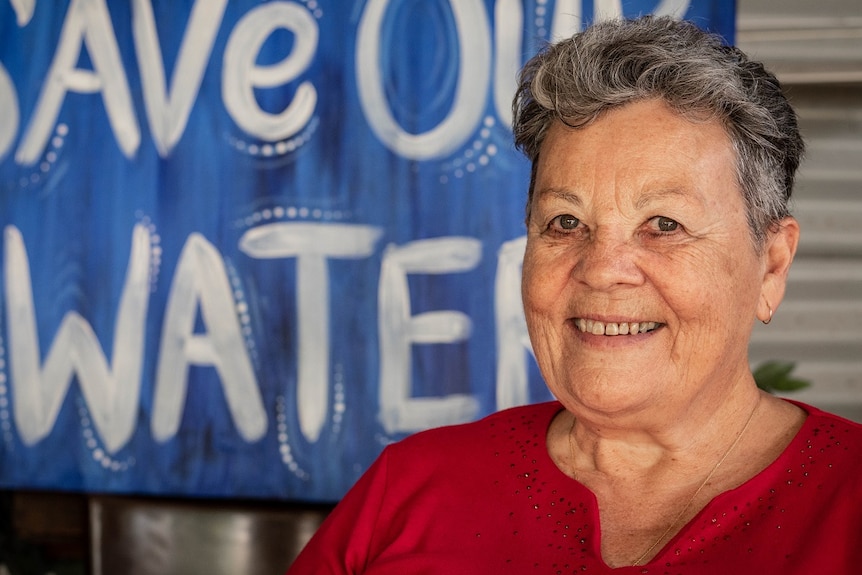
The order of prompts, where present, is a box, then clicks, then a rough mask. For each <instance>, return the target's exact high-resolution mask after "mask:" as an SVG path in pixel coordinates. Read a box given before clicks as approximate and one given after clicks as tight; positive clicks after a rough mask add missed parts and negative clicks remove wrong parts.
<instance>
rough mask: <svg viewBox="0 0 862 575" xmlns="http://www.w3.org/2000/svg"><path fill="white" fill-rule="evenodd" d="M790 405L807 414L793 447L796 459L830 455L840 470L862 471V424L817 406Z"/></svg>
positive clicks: (791, 446)
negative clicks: (851, 468) (852, 469)
mask: <svg viewBox="0 0 862 575" xmlns="http://www.w3.org/2000/svg"><path fill="white" fill-rule="evenodd" d="M787 401H790V403H793V404H794V405H796V406H797V407H799V408H801V409H802V410H804V411H805V412H806V414H807V416H806V419H805V423H804V424H803V425H802V428H801V429H800V430H799V433H797V435H796V438H795V439H794V441H793V442H792V443H791V445H790V446H789V447H790V448H791V450H792V451H793V452H794V453H795V454H796V455H798V456H800V457H803V458H807V459H819V457H818V456H822V455H826V456H828V459H829V460H830V461H833V462H834V463H835V464H836V466H839V465H840V467H842V468H845V469H846V468H847V466H852V467H853V468H855V469H857V470H862V424H860V423H857V422H855V421H851V420H849V419H846V418H844V417H841V416H839V415H835V414H834V413H830V412H828V411H824V410H823V409H820V408H818V407H815V406H813V405H809V404H806V403H802V402H799V401H791V400H787ZM831 467H833V466H832V465H830V468H831Z"/></svg>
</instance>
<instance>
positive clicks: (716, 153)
mask: <svg viewBox="0 0 862 575" xmlns="http://www.w3.org/2000/svg"><path fill="white" fill-rule="evenodd" d="M734 161H735V156H734V153H733V150H732V148H731V144H730V140H729V139H728V137H727V135H726V134H725V132H724V130H723V129H722V127H721V126H720V125H719V124H718V123H716V122H714V121H709V122H700V123H693V122H691V121H689V120H686V119H685V118H683V117H681V116H680V115H678V114H676V113H675V112H673V111H671V110H670V109H669V108H668V107H666V106H665V105H664V104H663V103H662V102H660V101H646V102H639V103H633V104H629V105H626V106H624V107H622V108H618V109H616V110H614V111H611V112H609V113H607V114H606V115H603V116H601V117H600V119H598V120H597V121H595V122H594V123H592V124H590V125H589V126H587V127H584V128H580V129H570V128H567V127H565V126H564V125H563V124H561V123H559V122H557V123H556V124H555V125H554V126H553V127H552V128H551V129H550V131H549V132H548V134H547V137H546V139H545V141H544V143H543V144H542V148H541V151H540V154H539V159H538V164H537V172H536V181H535V188H534V193H533V199H532V202H531V205H530V217H529V221H528V240H527V251H526V255H525V259H524V271H523V288H522V289H523V299H524V310H525V313H526V318H527V325H528V327H529V332H530V337H531V340H532V344H533V348H534V351H535V354H536V358H537V360H538V363H539V366H540V368H541V370H542V373H543V375H544V377H545V379H546V382H547V384H548V386H549V387H550V389H551V391H552V392H553V393H554V395H555V396H556V397H557V398H559V399H560V400H561V401H562V402H563V403H564V405H566V406H567V407H569V408H570V409H574V408H577V409H578V410H581V413H583V410H584V409H586V410H593V411H595V412H600V413H604V414H612V413H621V412H627V411H629V412H631V411H638V410H640V409H643V408H645V407H649V406H655V405H667V406H668V407H670V405H669V404H667V403H666V402H667V401H674V402H676V403H674V405H675V406H679V405H685V403H684V402H690V401H692V400H693V399H694V398H695V397H698V396H699V395H700V396H701V397H703V394H704V393H707V394H710V393H712V394H714V395H715V397H720V394H721V393H722V392H723V391H727V389H729V387H730V386H731V385H733V384H734V383H739V382H740V381H741V380H742V378H746V377H750V374H749V371H748V369H749V368H748V359H747V347H748V341H749V335H750V332H751V329H752V326H753V322H754V321H755V319H756V318H755V315H756V313H757V312H758V305H759V302H760V301H761V300H762V298H761V288H762V286H763V285H765V284H764V281H765V280H764V277H765V276H766V275H768V273H767V272H768V269H769V268H770V263H769V261H768V260H769V257H770V256H769V255H768V253H767V254H766V255H760V254H759V253H758V251H757V250H755V248H754V245H753V243H752V236H751V233H750V231H749V227H748V222H747V219H746V211H745V206H744V203H743V199H742V196H741V193H740V191H739V186H738V185H737V181H736V177H735V171H734ZM794 245H795V244H794ZM768 251H769V250H768V249H767V250H765V252H768ZM791 257H792V254H791ZM788 265H789V262H788ZM782 285H783V284H782ZM778 297H779V299H780V296H778ZM777 304H778V302H777V301H775V302H771V305H772V306H773V307H775V306H777ZM760 305H762V303H761V304H760ZM761 313H762V312H761ZM680 402H683V403H680Z"/></svg>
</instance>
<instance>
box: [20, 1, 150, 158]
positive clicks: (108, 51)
mask: <svg viewBox="0 0 862 575" xmlns="http://www.w3.org/2000/svg"><path fill="white" fill-rule="evenodd" d="M82 45H86V47H87V52H88V53H89V55H90V59H91V60H92V62H93V68H94V71H89V70H82V69H80V68H76V67H75V66H76V64H77V61H78V56H79V55H80V53H81V47H82ZM66 92H79V93H81V94H93V93H96V92H101V93H102V99H103V101H104V103H105V109H106V111H107V113H108V120H109V122H110V124H111V128H112V129H113V131H114V136H115V137H116V138H117V142H118V143H119V146H120V149H121V150H122V151H123V154H125V155H126V157H129V158H131V157H132V156H133V155H134V154H135V152H136V151H137V149H138V146H139V145H140V142H141V131H140V128H139V127H138V122H137V120H136V119H135V114H134V109H133V107H132V96H131V93H130V91H129V83H128V81H127V80H126V72H125V70H124V69H123V64H122V60H121V59H120V51H119V48H118V47H117V39H116V37H115V36H114V28H113V26H112V25H111V17H110V15H109V14H108V7H107V5H106V4H105V0H72V2H71V4H70V5H69V11H68V12H67V13H66V20H65V22H64V23H63V30H62V32H61V33H60V40H59V42H58V44H57V51H56V53H55V54H54V61H53V62H52V63H51V68H50V70H49V71H48V75H47V77H46V78H45V82H44V84H43V86H42V92H41V94H39V100H38V102H37V103H36V112H35V114H34V115H33V117H32V118H31V120H30V125H29V127H28V128H27V133H26V135H25V137H24V140H23V142H22V143H21V145H20V147H19V148H18V152H17V153H16V155H15V160H16V161H17V162H18V163H20V164H25V165H32V164H34V163H36V162H37V161H38V160H39V157H40V155H41V154H42V151H43V150H44V149H45V145H46V143H47V141H48V138H50V136H51V130H52V129H53V127H54V124H55V122H56V121H57V115H58V114H59V113H60V107H61V106H62V104H63V99H64V98H65V97H66Z"/></svg>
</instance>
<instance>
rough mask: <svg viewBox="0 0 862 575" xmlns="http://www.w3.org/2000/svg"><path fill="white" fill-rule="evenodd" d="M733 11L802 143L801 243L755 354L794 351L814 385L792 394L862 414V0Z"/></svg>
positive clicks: (758, 4)
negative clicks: (792, 111) (778, 87)
mask: <svg viewBox="0 0 862 575" xmlns="http://www.w3.org/2000/svg"><path fill="white" fill-rule="evenodd" d="M738 12H739V17H738V30H739V32H738V37H737V42H738V44H739V45H740V47H741V48H743V49H744V50H745V51H746V52H747V53H749V54H751V55H752V56H754V57H756V58H758V59H760V60H763V61H765V62H766V63H767V65H769V67H770V68H771V69H772V70H773V71H775V72H776V73H777V74H778V77H779V79H780V80H781V81H782V83H783V84H784V85H785V86H786V87H787V88H788V91H789V94H790V97H791V99H792V101H793V102H794V104H795V105H796V108H797V110H798V112H799V115H800V119H801V125H802V130H803V134H804V136H805V139H806V142H807V144H808V155H807V158H806V160H805V163H804V164H803V167H802V169H801V171H800V175H799V181H798V186H797V190H796V200H795V208H794V214H795V215H796V217H797V218H798V219H799V222H800V225H801V227H802V238H801V241H800V246H799V253H798V256H797V259H796V262H795V263H794V266H793V269H792V271H791V275H790V283H789V286H788V293H787V297H786V299H785V301H784V303H783V304H782V306H781V309H780V310H779V311H778V313H777V314H776V317H775V320H774V321H773V322H772V324H771V325H769V326H760V325H758V327H757V329H756V331H755V333H754V337H753V340H752V345H751V359H752V363H754V364H757V363H759V362H760V361H764V360H767V359H787V360H792V361H795V362H796V363H797V370H796V373H797V374H798V375H799V376H802V377H805V378H807V379H810V380H811V381H812V383H813V385H812V387H811V388H810V389H808V390H805V391H803V392H799V393H795V394H792V395H791V396H790V397H795V398H798V399H801V400H803V401H807V402H810V403H812V404H815V405H818V406H821V407H824V408H826V409H829V410H831V411H834V412H837V413H840V414H842V415H845V416H847V417H851V418H853V419H856V420H857V421H862V2H860V0H818V1H817V2H810V0H783V1H782V2H781V3H775V2H772V0H740V1H739V3H738Z"/></svg>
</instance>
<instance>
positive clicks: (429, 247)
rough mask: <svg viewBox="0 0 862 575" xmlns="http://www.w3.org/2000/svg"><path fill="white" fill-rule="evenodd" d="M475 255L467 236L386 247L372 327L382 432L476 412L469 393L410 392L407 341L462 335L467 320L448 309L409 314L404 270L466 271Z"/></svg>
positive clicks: (478, 253) (478, 248)
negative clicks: (375, 331) (377, 352)
mask: <svg viewBox="0 0 862 575" xmlns="http://www.w3.org/2000/svg"><path fill="white" fill-rule="evenodd" d="M481 257H482V243H481V242H480V241H479V240H477V239H475V238H467V237H443V238H434V239H427V240H417V241H413V242H409V243H407V244H405V245H403V246H394V245H390V246H388V247H387V248H386V251H385V252H384V254H383V263H382V265H381V269H380V287H379V293H378V306H379V309H378V315H379V325H378V330H379V334H380V415H379V419H380V422H381V424H382V425H383V427H384V429H385V430H386V431H387V433H397V432H410V431H417V430H420V429H426V428H429V427H435V426H438V425H446V424H450V423H460V422H465V421H470V420H471V419H473V418H475V417H476V415H477V414H478V412H479V406H478V402H477V401H476V398H475V397H473V396H472V395H466V394H453V395H448V396H445V397H411V391H410V390H411V387H412V385H411V381H412V378H411V353H410V349H411V346H412V345H413V344H416V343H421V344H431V343H453V342H457V341H463V340H466V339H467V338H468V337H470V331H471V330H472V322H471V321H470V318H469V317H467V316H466V315H465V314H463V313H461V312H458V311H452V310H450V311H435V312H426V313H422V314H418V315H412V313H411V309H410V308H411V306H410V288H409V286H408V283H407V276H408V275H409V274H417V273H423V274H444V273H455V272H465V271H469V270H471V269H473V268H475V267H476V266H477V265H478V263H479V261H480V259H481Z"/></svg>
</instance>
